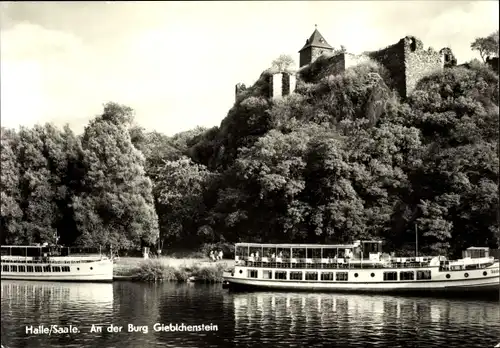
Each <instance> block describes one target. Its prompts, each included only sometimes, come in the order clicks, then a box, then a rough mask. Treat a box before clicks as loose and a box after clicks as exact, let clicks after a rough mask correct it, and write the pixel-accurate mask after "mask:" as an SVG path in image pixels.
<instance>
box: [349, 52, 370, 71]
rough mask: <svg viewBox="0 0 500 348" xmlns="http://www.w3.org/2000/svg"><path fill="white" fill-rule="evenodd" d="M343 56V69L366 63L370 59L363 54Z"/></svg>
mask: <svg viewBox="0 0 500 348" xmlns="http://www.w3.org/2000/svg"><path fill="white" fill-rule="evenodd" d="M343 55H344V69H349V68H350V67H352V66H356V65H359V64H363V63H366V62H368V61H369V60H370V57H368V56H367V55H364V54H352V53H345V54H343Z"/></svg>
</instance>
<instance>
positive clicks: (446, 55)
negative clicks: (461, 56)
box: [439, 47, 457, 68]
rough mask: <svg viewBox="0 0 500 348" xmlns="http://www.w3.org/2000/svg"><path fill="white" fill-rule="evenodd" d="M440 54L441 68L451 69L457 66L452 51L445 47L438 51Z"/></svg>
mask: <svg viewBox="0 0 500 348" xmlns="http://www.w3.org/2000/svg"><path fill="white" fill-rule="evenodd" d="M439 54H441V60H442V62H443V68H452V67H454V66H457V58H455V55H454V54H453V51H452V50H451V48H449V47H445V48H443V49H441V50H440V51H439Z"/></svg>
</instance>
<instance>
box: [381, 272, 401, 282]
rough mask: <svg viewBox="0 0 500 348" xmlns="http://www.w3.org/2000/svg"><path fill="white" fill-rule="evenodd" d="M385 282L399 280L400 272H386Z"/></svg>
mask: <svg viewBox="0 0 500 348" xmlns="http://www.w3.org/2000/svg"><path fill="white" fill-rule="evenodd" d="M384 280H398V272H384Z"/></svg>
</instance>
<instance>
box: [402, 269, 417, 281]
mask: <svg viewBox="0 0 500 348" xmlns="http://www.w3.org/2000/svg"><path fill="white" fill-rule="evenodd" d="M399 280H415V272H413V271H402V272H399Z"/></svg>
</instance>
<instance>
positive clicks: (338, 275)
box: [335, 272, 349, 281]
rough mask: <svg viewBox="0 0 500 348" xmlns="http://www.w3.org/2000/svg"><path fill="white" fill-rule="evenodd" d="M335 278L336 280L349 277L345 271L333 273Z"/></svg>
mask: <svg viewBox="0 0 500 348" xmlns="http://www.w3.org/2000/svg"><path fill="white" fill-rule="evenodd" d="M335 276H336V277H335V279H336V280H337V281H347V279H348V278H349V273H347V272H337V274H336V275H335Z"/></svg>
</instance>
